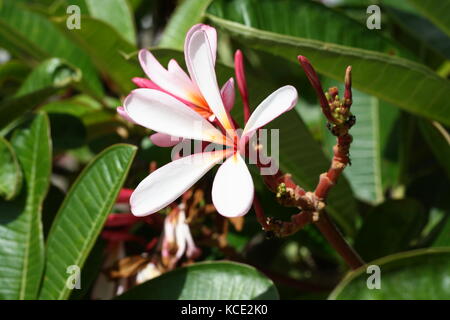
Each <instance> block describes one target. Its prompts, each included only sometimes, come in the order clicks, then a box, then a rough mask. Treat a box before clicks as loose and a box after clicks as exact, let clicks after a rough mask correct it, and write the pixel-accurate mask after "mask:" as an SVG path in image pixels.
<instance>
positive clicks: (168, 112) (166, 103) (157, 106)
mask: <svg viewBox="0 0 450 320" xmlns="http://www.w3.org/2000/svg"><path fill="white" fill-rule="evenodd" d="M124 107H125V110H126V112H127V114H128V116H129V117H130V118H131V119H133V121H134V122H136V123H138V124H140V125H141V126H144V127H146V128H149V129H152V130H154V131H157V132H161V133H165V134H168V135H171V136H175V137H181V138H189V139H196V140H204V141H211V142H215V143H219V144H224V139H225V138H224V135H223V134H222V133H221V132H220V131H219V130H217V129H216V128H215V127H214V126H213V125H212V124H210V123H209V122H208V121H207V120H205V119H204V118H203V117H202V116H201V115H199V114H198V113H197V112H195V111H193V110H192V109H191V108H189V107H188V106H186V105H185V104H183V103H182V102H180V101H179V100H178V99H176V98H174V97H172V96H170V95H168V94H166V93H164V92H161V91H159V90H154V89H145V88H141V89H136V90H134V91H132V92H131V93H130V95H128V97H127V98H126V99H125V101H124Z"/></svg>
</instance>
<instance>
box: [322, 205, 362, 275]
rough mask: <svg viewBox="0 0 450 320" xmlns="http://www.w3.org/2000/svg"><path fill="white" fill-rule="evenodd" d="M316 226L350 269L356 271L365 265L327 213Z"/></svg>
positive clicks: (324, 213) (323, 214)
mask: <svg viewBox="0 0 450 320" xmlns="http://www.w3.org/2000/svg"><path fill="white" fill-rule="evenodd" d="M316 225H317V228H318V229H319V230H320V232H321V233H322V234H323V236H324V237H325V238H326V239H327V240H328V242H329V243H330V244H331V246H332V247H333V248H334V249H335V250H336V251H337V252H338V253H339V255H340V256H341V257H342V258H343V259H344V260H345V262H346V263H347V264H348V266H349V267H350V268H352V269H353V270H354V269H357V268H359V267H361V266H363V265H364V261H363V260H362V259H361V257H360V256H359V255H358V253H357V252H356V251H355V250H353V248H352V247H351V246H350V245H349V244H348V243H347V241H345V239H344V237H343V236H342V234H341V233H340V232H339V230H338V229H337V227H336V225H335V224H334V223H333V222H332V221H331V219H330V217H329V216H328V214H327V213H326V212H325V211H322V212H321V213H320V218H319V220H318V221H317V222H316Z"/></svg>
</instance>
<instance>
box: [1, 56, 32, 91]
mask: <svg viewBox="0 0 450 320" xmlns="http://www.w3.org/2000/svg"><path fill="white" fill-rule="evenodd" d="M29 72H30V68H29V67H28V66H26V65H25V64H24V63H22V62H20V61H17V60H10V61H8V62H6V63H3V64H1V65H0V96H1V97H9V96H12V95H13V94H14V93H15V92H16V91H17V88H18V87H19V86H20V84H21V83H22V81H23V80H24V79H25V77H26V76H27V75H28V73H29Z"/></svg>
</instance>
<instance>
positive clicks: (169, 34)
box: [159, 0, 212, 50]
mask: <svg viewBox="0 0 450 320" xmlns="http://www.w3.org/2000/svg"><path fill="white" fill-rule="evenodd" d="M211 1H212V0H185V1H183V2H182V3H181V4H180V5H179V6H178V7H177V8H176V10H175V12H174V13H173V15H172V17H171V18H170V20H169V22H168V24H167V26H166V28H165V30H164V33H163V35H162V37H161V41H160V43H159V46H160V47H163V48H173V49H179V50H182V49H183V46H184V38H185V36H186V33H187V32H188V30H189V29H190V28H191V27H192V26H193V25H194V24H196V23H199V22H201V21H202V18H203V14H204V12H205V10H206V8H207V7H208V5H209V4H210V3H211Z"/></svg>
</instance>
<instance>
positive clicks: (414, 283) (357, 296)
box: [329, 248, 450, 300]
mask: <svg viewBox="0 0 450 320" xmlns="http://www.w3.org/2000/svg"><path fill="white" fill-rule="evenodd" d="M368 265H377V266H379V267H380V270H381V274H380V280H381V289H379V290H377V289H372V290H371V289H369V288H368V287H367V283H368V282H370V283H372V281H371V280H370V279H368V278H369V277H370V276H371V275H372V277H373V276H374V275H373V272H369V273H368V272H366V268H367V265H366V266H364V267H362V268H360V269H358V270H356V271H353V272H351V273H349V274H348V275H347V276H346V277H345V279H344V280H342V282H341V283H340V284H339V285H338V286H337V287H336V288H335V289H334V291H333V292H332V293H331V295H330V296H329V299H333V300H334V299H339V300H369V299H370V300H372V299H373V300H437V299H449V298H450V287H449V286H448V280H447V279H448V278H449V277H450V249H448V248H436V249H434V248H433V249H421V250H415V251H409V252H403V253H399V254H395V255H391V256H388V257H384V258H381V259H379V260H375V261H372V262H370V263H369V264H368Z"/></svg>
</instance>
